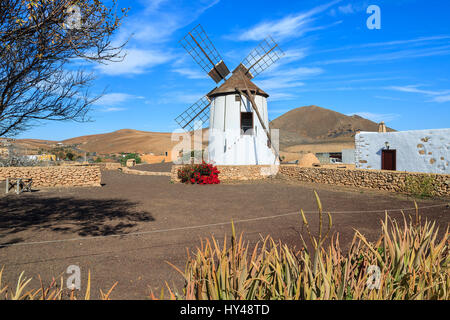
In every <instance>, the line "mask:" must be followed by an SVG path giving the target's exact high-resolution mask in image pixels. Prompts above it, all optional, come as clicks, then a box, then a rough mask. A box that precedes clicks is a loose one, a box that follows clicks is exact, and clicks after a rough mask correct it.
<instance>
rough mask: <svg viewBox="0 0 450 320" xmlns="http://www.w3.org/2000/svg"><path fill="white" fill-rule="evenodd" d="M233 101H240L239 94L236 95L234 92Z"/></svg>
mask: <svg viewBox="0 0 450 320" xmlns="http://www.w3.org/2000/svg"><path fill="white" fill-rule="evenodd" d="M234 101H236V102H240V101H241V96H240V95H238V94H235V95H234Z"/></svg>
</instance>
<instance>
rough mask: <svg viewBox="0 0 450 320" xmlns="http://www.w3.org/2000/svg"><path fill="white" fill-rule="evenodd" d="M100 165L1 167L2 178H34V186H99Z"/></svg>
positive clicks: (0, 176)
mask: <svg viewBox="0 0 450 320" xmlns="http://www.w3.org/2000/svg"><path fill="white" fill-rule="evenodd" d="M101 177H102V175H101V172H100V168H99V167H90V166H70V167H69V166H67V167H64V166H58V167H0V180H6V178H24V179H30V178H31V179H33V187H99V186H100V185H101Z"/></svg>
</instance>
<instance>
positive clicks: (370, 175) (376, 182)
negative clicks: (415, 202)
mask: <svg viewBox="0 0 450 320" xmlns="http://www.w3.org/2000/svg"><path fill="white" fill-rule="evenodd" d="M279 173H280V174H282V175H283V176H284V177H286V178H288V179H290V180H295V181H304V182H314V183H324V184H332V185H340V186H350V187H356V188H368V189H377V190H385V191H390V192H397V193H407V187H406V179H407V177H411V176H432V177H434V178H435V179H436V181H437V187H436V189H437V190H436V195H437V196H439V197H449V196H450V175H448V174H431V173H415V172H400V171H385V170H364V169H329V168H327V169H325V168H304V167H297V166H281V167H280V172H279Z"/></svg>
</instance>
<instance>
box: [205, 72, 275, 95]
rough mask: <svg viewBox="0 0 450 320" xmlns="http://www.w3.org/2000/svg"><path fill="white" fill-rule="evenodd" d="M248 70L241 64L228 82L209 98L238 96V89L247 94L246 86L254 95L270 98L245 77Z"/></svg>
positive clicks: (213, 91)
mask: <svg viewBox="0 0 450 320" xmlns="http://www.w3.org/2000/svg"><path fill="white" fill-rule="evenodd" d="M246 70H247V69H246V68H245V67H244V66H243V65H242V64H240V65H239V66H238V67H237V68H236V69H235V70H234V71H233V74H232V75H231V77H230V78H228V80H226V81H225V82H224V83H223V84H222V85H221V86H220V87H218V88H215V89H214V90H212V91H211V92H210V93H208V94H207V96H208V97H209V98H210V99H211V98H215V97H217V96H224V95H229V94H237V93H239V92H238V91H237V90H236V88H238V89H239V90H241V91H242V92H244V93H245V90H246V86H247V87H248V89H249V90H250V92H251V93H252V94H255V95H259V96H263V97H265V98H268V97H269V95H268V94H267V93H266V92H264V91H263V90H262V89H260V88H258V86H257V85H256V84H254V83H253V82H252V81H251V80H250V79H249V78H248V76H246V75H245V72H246Z"/></svg>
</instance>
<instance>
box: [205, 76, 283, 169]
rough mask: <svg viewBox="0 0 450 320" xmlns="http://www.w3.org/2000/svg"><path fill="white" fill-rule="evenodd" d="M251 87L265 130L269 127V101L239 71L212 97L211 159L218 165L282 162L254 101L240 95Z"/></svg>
mask: <svg viewBox="0 0 450 320" xmlns="http://www.w3.org/2000/svg"><path fill="white" fill-rule="evenodd" d="M246 88H248V89H249V90H250V91H251V93H252V95H253V96H254V98H255V103H256V104H257V109H258V112H259V114H260V116H261V118H262V122H263V123H264V125H265V127H266V128H267V129H268V128H269V117H268V114H267V98H268V97H269V95H268V94H267V93H265V92H264V91H263V90H261V89H260V88H258V87H257V86H256V85H255V84H254V83H253V82H252V81H250V80H249V79H248V78H247V77H246V76H243V74H242V72H241V69H240V68H237V69H236V70H235V71H234V72H233V75H232V76H231V77H230V78H229V79H228V80H227V81H225V83H223V84H222V85H221V86H220V87H218V88H216V89H214V90H213V91H211V92H210V93H209V94H208V97H209V99H210V100H211V113H210V120H209V123H210V124H209V125H210V131H209V146H208V157H209V161H211V162H213V163H215V164H217V165H273V164H277V163H278V159H277V157H276V156H275V153H274V152H273V151H272V148H271V146H270V142H269V139H268V137H267V134H266V132H265V131H264V129H263V126H262V125H261V123H260V121H259V118H258V116H257V114H256V113H255V112H254V110H253V108H252V106H251V102H250V101H248V100H247V99H246V98H245V97H244V96H242V97H241V96H240V95H239V91H238V90H237V89H239V90H241V91H242V92H246Z"/></svg>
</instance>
